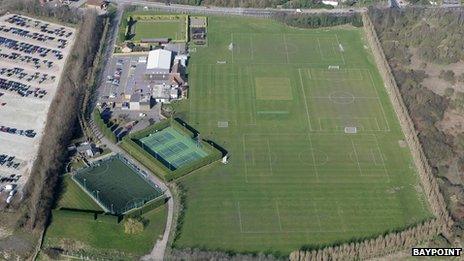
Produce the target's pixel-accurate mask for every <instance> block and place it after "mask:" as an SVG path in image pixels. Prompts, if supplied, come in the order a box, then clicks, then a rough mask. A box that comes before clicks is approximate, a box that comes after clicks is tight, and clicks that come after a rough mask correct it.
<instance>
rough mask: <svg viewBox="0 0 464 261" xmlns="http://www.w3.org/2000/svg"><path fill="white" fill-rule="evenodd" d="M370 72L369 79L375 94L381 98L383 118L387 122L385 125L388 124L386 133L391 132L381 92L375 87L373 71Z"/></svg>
mask: <svg viewBox="0 0 464 261" xmlns="http://www.w3.org/2000/svg"><path fill="white" fill-rule="evenodd" d="M368 72H369V78H370V80H371V84H372V87H373V88H374V90H375V93H376V94H377V97H379V104H380V109H381V110H382V114H383V118H384V120H385V123H386V124H387V129H386V130H385V131H387V132H389V131H390V125H389V124H388V119H387V115H386V114H385V110H384V108H383V105H382V101H381V100H380V95H379V92H378V90H377V88H376V87H375V83H374V79H373V78H372V74H371V71H368ZM388 101H389V102H390V100H388ZM398 121H399V119H398Z"/></svg>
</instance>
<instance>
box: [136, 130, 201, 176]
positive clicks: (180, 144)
mask: <svg viewBox="0 0 464 261" xmlns="http://www.w3.org/2000/svg"><path fill="white" fill-rule="evenodd" d="M139 142H140V145H141V146H142V148H143V149H144V150H146V151H147V152H149V153H150V154H151V155H152V156H153V157H155V158H156V159H158V160H159V161H161V162H162V163H163V164H164V165H165V166H166V167H168V168H169V169H171V170H175V169H177V168H179V167H182V166H184V165H187V164H189V163H191V162H194V161H196V160H198V159H201V158H204V157H206V156H207V155H208V154H207V153H206V152H205V151H204V150H203V149H202V148H201V147H200V146H199V145H198V144H197V142H196V141H195V140H194V139H192V138H191V137H188V136H186V135H183V134H181V133H180V132H178V131H177V130H176V129H175V128H173V127H167V128H165V129H163V130H161V131H158V132H155V133H151V134H150V135H148V136H146V137H144V138H141V139H139Z"/></svg>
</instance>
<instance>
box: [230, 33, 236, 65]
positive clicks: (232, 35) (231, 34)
mask: <svg viewBox="0 0 464 261" xmlns="http://www.w3.org/2000/svg"><path fill="white" fill-rule="evenodd" d="M230 41H231V44H232V63H234V52H235V46H236V44H234V33H230ZM234 45H235V46H234Z"/></svg>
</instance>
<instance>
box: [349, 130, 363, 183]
mask: <svg viewBox="0 0 464 261" xmlns="http://www.w3.org/2000/svg"><path fill="white" fill-rule="evenodd" d="M350 140H351V146H352V147H353V152H354V156H355V157H356V163H357V164H358V170H359V174H361V176H364V173H363V171H362V168H361V164H360V163H359V157H358V152H357V151H356V146H355V145H354V142H353V139H350Z"/></svg>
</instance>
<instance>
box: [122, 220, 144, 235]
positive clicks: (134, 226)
mask: <svg viewBox="0 0 464 261" xmlns="http://www.w3.org/2000/svg"><path fill="white" fill-rule="evenodd" d="M142 232H143V223H142V222H140V220H138V219H136V218H128V219H126V220H125V221H124V233H126V234H130V235H136V234H140V233H142Z"/></svg>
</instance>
